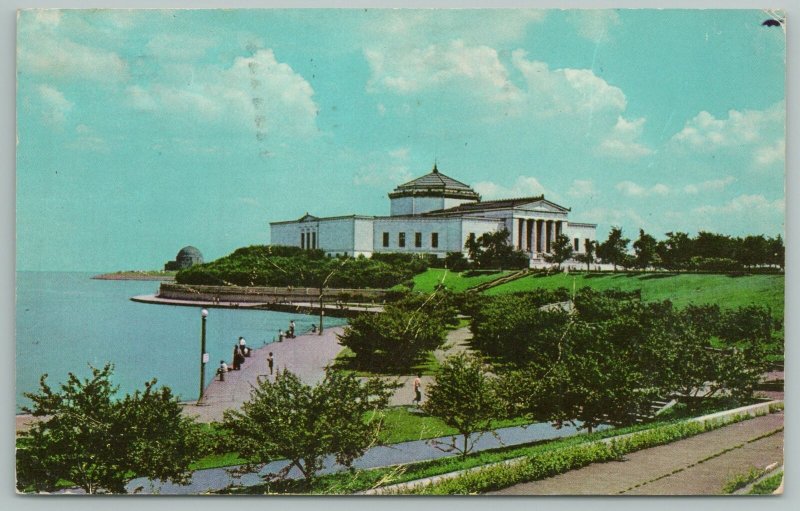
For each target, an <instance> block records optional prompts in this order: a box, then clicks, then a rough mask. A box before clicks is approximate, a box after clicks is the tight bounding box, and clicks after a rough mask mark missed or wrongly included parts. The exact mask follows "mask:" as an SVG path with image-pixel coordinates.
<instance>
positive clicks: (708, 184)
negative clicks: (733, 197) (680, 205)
mask: <svg viewBox="0 0 800 511" xmlns="http://www.w3.org/2000/svg"><path fill="white" fill-rule="evenodd" d="M734 181H736V179H735V178H734V177H733V176H726V177H724V178H722V179H711V180H709V181H703V182H701V183H694V184H688V185H686V186H684V187H683V191H684V193H687V194H691V195H695V194H698V193H700V192H718V191H721V190H724V189H725V187H727V186H728V185H729V184H731V183H733V182H734Z"/></svg>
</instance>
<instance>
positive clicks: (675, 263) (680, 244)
mask: <svg viewBox="0 0 800 511" xmlns="http://www.w3.org/2000/svg"><path fill="white" fill-rule="evenodd" d="M656 253H657V254H658V257H659V259H660V260H661V264H662V265H663V267H664V268H665V269H667V270H681V269H684V268H686V265H687V263H688V262H689V259H690V258H691V257H692V239H691V238H690V237H689V235H688V234H686V233H685V232H668V233H667V239H666V240H663V241H659V242H658V244H657V245H656Z"/></svg>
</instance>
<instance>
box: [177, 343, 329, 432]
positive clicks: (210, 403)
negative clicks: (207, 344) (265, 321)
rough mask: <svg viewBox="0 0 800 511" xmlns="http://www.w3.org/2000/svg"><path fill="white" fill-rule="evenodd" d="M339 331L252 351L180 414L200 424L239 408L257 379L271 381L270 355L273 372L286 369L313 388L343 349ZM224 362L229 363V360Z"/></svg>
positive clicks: (212, 362) (216, 419)
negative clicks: (223, 379)
mask: <svg viewBox="0 0 800 511" xmlns="http://www.w3.org/2000/svg"><path fill="white" fill-rule="evenodd" d="M342 330H343V329H342V327H333V328H326V329H325V331H324V332H323V334H322V335H318V334H310V333H309V334H306V335H300V336H298V337H296V338H294V339H286V340H284V341H283V342H274V343H271V344H267V345H266V346H264V347H261V348H258V349H254V350H253V351H251V352H250V353H251V354H250V357H248V358H246V359H245V363H244V365H242V368H241V370H239V371H229V372H227V373H226V374H225V381H220V380H219V376H216V377H214V379H213V380H212V381H211V383H210V384H209V385H208V386H207V387H206V391H205V392H204V394H203V401H202V402H201V403H200V405H199V406H198V405H197V404H195V403H187V404H186V405H185V407H184V413H185V414H186V415H189V416H193V417H196V418H197V420H199V421H200V422H212V421H221V420H222V413H223V412H224V411H225V410H229V409H236V410H238V409H240V408H241V407H242V404H244V403H245V402H246V401H248V400H249V399H250V390H251V389H252V388H253V387H255V386H256V385H258V379H259V378H274V375H270V374H269V367H268V365H267V356H268V355H269V353H270V352H272V354H273V358H274V360H275V367H274V370H275V371H277V370H279V369H280V370H281V371H283V370H286V369H288V370H289V371H291V372H293V373H294V374H296V375H297V376H299V377H300V379H301V380H303V382H305V383H306V384H309V385H315V384H316V383H318V382H319V381H321V380H322V378H323V376H324V375H325V367H326V366H328V364H330V363H331V362H332V361H333V360H334V359H335V358H336V355H338V354H339V352H340V351H342V349H343V346H341V345H339V343H338V341H337V338H336V334H340V333H342ZM226 362H227V363H228V364H230V363H231V361H230V360H226ZM218 363H219V362H218V361H215V360H211V361H210V362H209V364H208V365H209V366H211V367H210V368H209V373H210V374H214V372H215V370H214V369H213V368H215V367H217V365H218Z"/></svg>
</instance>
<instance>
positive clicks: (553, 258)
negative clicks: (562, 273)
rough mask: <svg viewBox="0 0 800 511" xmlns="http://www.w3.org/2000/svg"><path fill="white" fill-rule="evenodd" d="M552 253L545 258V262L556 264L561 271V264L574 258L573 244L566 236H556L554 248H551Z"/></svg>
mask: <svg viewBox="0 0 800 511" xmlns="http://www.w3.org/2000/svg"><path fill="white" fill-rule="evenodd" d="M550 248H551V249H552V253H550V254H547V255H545V256H544V258H545V261H547V262H548V263H556V265H557V267H558V269H559V270H560V269H561V263H563V262H564V261H566V260H567V259H570V258H571V257H572V243H571V242H570V240H569V238H568V237H567V236H566V235H565V234H559V235H558V236H556V239H555V242H554V243H553V246H552V247H550Z"/></svg>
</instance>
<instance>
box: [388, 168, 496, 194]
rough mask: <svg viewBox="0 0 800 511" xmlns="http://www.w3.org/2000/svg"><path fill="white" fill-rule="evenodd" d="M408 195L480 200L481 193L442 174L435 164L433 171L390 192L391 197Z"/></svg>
mask: <svg viewBox="0 0 800 511" xmlns="http://www.w3.org/2000/svg"><path fill="white" fill-rule="evenodd" d="M408 195H426V196H448V197H458V198H467V199H473V200H480V195H478V193H477V192H476V191H475V190H473V189H472V188H470V187H469V186H468V185H465V184H464V183H462V182H461V181H456V180H455V179H453V178H452V177H450V176H446V175H444V174H442V173H441V172H439V169H438V168H437V167H436V165H435V164H434V166H433V170H432V171H431V172H429V173H428V174H425V175H424V176H422V177H418V178H417V179H413V180H411V181H409V182H408V183H404V184H402V185H400V186H398V187H397V188H395V189H394V191H393V192H391V193H390V194H389V197H390V198H396V197H405V196H408Z"/></svg>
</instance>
